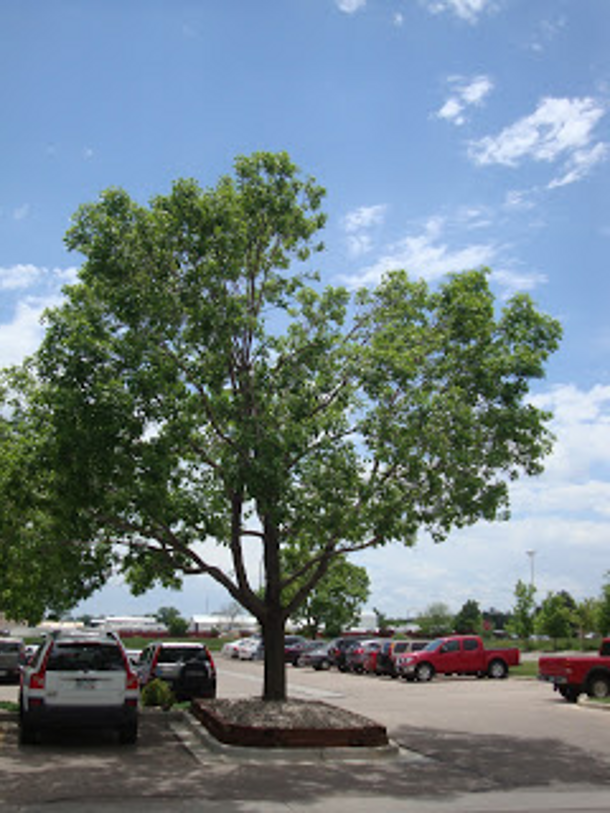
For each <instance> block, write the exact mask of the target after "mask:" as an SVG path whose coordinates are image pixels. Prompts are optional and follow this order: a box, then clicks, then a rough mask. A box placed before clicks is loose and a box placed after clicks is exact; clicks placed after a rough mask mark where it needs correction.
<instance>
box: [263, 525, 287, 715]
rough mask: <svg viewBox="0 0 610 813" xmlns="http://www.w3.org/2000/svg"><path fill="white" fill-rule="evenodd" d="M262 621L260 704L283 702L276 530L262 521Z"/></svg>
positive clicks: (281, 623)
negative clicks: (263, 655) (263, 594)
mask: <svg viewBox="0 0 610 813" xmlns="http://www.w3.org/2000/svg"><path fill="white" fill-rule="evenodd" d="M263 527H264V536H265V541H264V545H265V580H266V582H265V605H266V607H265V617H264V621H263V624H262V627H263V642H264V644H265V683H264V687H263V700H285V699H286V663H285V661H284V625H285V617H284V611H283V607H282V595H281V589H280V579H281V572H280V550H279V540H278V534H277V528H276V526H275V524H274V523H273V522H272V521H271V520H270V519H269V517H265V520H264V523H263Z"/></svg>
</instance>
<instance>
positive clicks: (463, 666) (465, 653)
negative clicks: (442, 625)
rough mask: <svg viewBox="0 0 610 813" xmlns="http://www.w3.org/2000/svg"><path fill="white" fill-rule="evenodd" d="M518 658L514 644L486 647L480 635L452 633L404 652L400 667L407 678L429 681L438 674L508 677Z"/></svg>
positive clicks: (518, 654) (516, 664) (517, 651)
mask: <svg viewBox="0 0 610 813" xmlns="http://www.w3.org/2000/svg"><path fill="white" fill-rule="evenodd" d="M519 660H520V652H519V650H518V649H516V648H514V647H511V648H506V649H485V647H484V646H483V641H482V640H481V638H480V637H479V636H478V635H450V636H447V637H446V638H437V639H436V640H435V641H431V642H430V643H429V644H428V646H427V647H426V648H425V649H422V650H420V651H419V652H411V653H410V654H408V655H405V657H404V658H403V659H402V661H401V670H402V674H403V675H404V677H405V678H407V680H420V681H428V680H432V678H433V677H434V675H435V674H441V675H477V676H481V677H482V676H487V677H490V678H505V677H507V675H508V670H509V667H511V666H518V665H519Z"/></svg>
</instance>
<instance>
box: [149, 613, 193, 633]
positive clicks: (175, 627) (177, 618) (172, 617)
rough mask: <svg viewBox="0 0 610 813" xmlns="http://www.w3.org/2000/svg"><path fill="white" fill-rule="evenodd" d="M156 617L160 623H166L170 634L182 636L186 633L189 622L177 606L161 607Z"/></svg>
mask: <svg viewBox="0 0 610 813" xmlns="http://www.w3.org/2000/svg"><path fill="white" fill-rule="evenodd" d="M155 618H156V620H157V621H158V622H159V623H160V624H165V626H166V627H167V630H168V632H169V634H170V635H172V636H174V637H176V638H180V637H182V636H183V635H186V631H187V630H188V626H189V622H188V621H187V620H186V618H183V617H182V616H181V615H180V611H179V610H177V609H176V608H175V607H159V609H158V610H157V612H156V613H155Z"/></svg>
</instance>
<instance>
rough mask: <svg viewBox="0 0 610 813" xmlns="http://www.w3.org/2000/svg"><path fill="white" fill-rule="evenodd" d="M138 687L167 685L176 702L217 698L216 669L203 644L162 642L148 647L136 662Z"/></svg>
mask: <svg viewBox="0 0 610 813" xmlns="http://www.w3.org/2000/svg"><path fill="white" fill-rule="evenodd" d="M138 673H139V676H140V683H141V684H142V685H143V686H144V685H146V684H147V683H150V681H152V680H154V679H155V678H160V679H161V680H164V681H165V682H166V683H168V684H169V686H170V688H171V689H172V691H173V692H174V694H175V696H176V699H177V700H191V699H192V698H193V697H205V698H214V697H216V667H215V665H214V660H213V658H212V655H211V654H210V651H209V650H208V648H207V646H205V644H200V643H195V642H193V643H174V642H170V641H163V642H159V641H157V642H156V643H152V644H149V645H148V646H147V647H146V649H144V650H143V651H142V654H141V656H140V660H139V662H138Z"/></svg>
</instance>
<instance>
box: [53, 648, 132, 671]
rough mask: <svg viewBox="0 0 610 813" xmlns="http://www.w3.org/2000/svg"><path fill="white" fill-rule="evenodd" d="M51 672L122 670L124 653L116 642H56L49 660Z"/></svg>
mask: <svg viewBox="0 0 610 813" xmlns="http://www.w3.org/2000/svg"><path fill="white" fill-rule="evenodd" d="M47 670H48V671H49V672H120V671H124V670H125V662H124V660H123V655H122V653H121V650H120V649H119V647H118V646H116V645H114V644H100V643H92V642H83V643H81V642H70V643H65V644H64V643H58V644H55V646H54V647H53V649H52V650H51V653H50V655H49V660H48V661H47Z"/></svg>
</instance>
